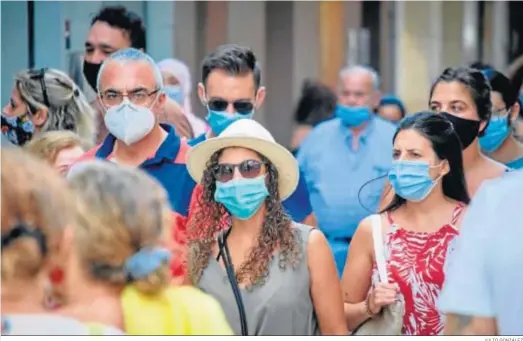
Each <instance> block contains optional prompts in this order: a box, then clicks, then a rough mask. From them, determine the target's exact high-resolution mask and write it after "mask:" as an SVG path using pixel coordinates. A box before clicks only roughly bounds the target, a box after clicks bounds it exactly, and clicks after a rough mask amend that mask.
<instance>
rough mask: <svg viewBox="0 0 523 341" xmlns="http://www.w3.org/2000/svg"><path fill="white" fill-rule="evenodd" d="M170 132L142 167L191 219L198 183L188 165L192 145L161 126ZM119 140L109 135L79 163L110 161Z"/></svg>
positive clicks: (164, 125) (165, 127) (166, 126)
mask: <svg viewBox="0 0 523 341" xmlns="http://www.w3.org/2000/svg"><path fill="white" fill-rule="evenodd" d="M161 127H162V128H163V129H164V130H165V131H166V132H167V137H166V138H165V141H163V143H162V144H161V145H160V148H158V151H157V152H156V154H155V155H154V156H153V157H151V158H149V159H147V160H145V162H144V163H142V164H141V165H140V166H139V168H141V169H142V170H144V171H146V172H147V173H148V174H149V175H151V176H152V177H153V178H155V179H156V180H157V181H158V182H159V183H160V184H161V185H162V186H163V187H164V188H165V190H166V191H167V194H168V196H169V201H170V203H171V207H172V209H173V211H175V212H176V213H178V214H180V215H182V216H184V217H187V215H188V211H189V204H190V201H191V196H192V192H193V190H194V187H195V186H196V183H195V182H194V180H193V179H192V178H191V176H190V175H189V172H188V171H187V166H186V164H185V160H186V156H187V151H188V150H189V145H188V144H187V142H186V141H185V140H182V139H180V137H178V136H177V135H176V133H175V130H174V127H172V126H170V125H167V124H161ZM115 141H116V138H115V137H114V136H113V135H111V134H109V135H108V136H107V137H106V138H105V140H104V141H103V142H102V144H101V145H99V146H97V147H95V148H93V149H92V150H90V151H89V152H87V153H86V154H85V155H84V156H83V157H82V158H81V159H80V160H79V161H82V160H87V159H89V158H93V157H97V158H101V159H110V158H111V154H112V152H113V148H114V143H115Z"/></svg>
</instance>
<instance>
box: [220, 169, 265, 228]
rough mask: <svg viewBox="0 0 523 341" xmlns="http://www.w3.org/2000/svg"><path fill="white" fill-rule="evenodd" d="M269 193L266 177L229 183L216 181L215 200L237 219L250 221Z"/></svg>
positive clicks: (235, 180) (236, 180) (237, 179)
mask: <svg viewBox="0 0 523 341" xmlns="http://www.w3.org/2000/svg"><path fill="white" fill-rule="evenodd" d="M268 196H269V191H268V190H267V186H266V185H265V176H263V175H262V176H260V177H257V178H253V179H246V178H235V179H232V180H230V181H227V182H220V181H216V192H214V200H216V202H219V203H220V204H222V205H223V206H225V208H226V209H227V210H228V211H229V212H230V213H231V214H232V215H233V216H235V217H236V218H238V219H240V220H248V219H249V218H251V217H252V216H253V215H254V214H255V213H256V212H258V210H259V209H260V206H261V205H262V203H263V201H264V200H265V198H267V197H268Z"/></svg>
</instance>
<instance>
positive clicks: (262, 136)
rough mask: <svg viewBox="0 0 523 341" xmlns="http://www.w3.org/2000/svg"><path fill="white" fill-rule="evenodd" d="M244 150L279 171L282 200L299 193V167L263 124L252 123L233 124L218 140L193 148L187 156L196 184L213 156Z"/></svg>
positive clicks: (208, 141) (237, 122) (216, 138)
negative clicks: (252, 152) (249, 151)
mask: <svg viewBox="0 0 523 341" xmlns="http://www.w3.org/2000/svg"><path fill="white" fill-rule="evenodd" d="M228 147H242V148H247V149H251V150H253V151H255V152H257V153H259V154H260V155H263V156H264V157H266V158H267V159H268V160H269V161H270V162H271V163H272V164H273V165H274V167H276V169H277V170H278V185H279V191H280V198H281V200H285V199H286V198H288V197H289V196H290V195H291V194H292V192H294V190H295V189H296V186H297V185H298V179H299V171H298V163H297V162H296V159H295V158H294V156H293V155H292V154H291V153H290V152H289V151H288V150H287V149H285V148H284V147H283V146H281V145H279V144H278V143H276V141H275V140H274V137H272V135H271V133H269V131H268V130H267V129H265V128H264V127H263V126H262V125H261V124H259V123H258V122H256V121H254V120H252V119H241V120H238V121H236V122H234V123H232V124H231V125H230V126H229V127H227V129H225V130H224V131H223V132H222V133H221V134H220V135H219V136H218V137H213V138H210V139H208V140H206V141H204V142H201V143H199V144H198V145H196V146H195V147H193V148H192V149H191V150H190V151H189V154H188V156H187V168H188V170H189V174H191V177H192V178H193V179H194V181H196V182H198V183H200V181H201V179H202V177H203V172H204V171H205V169H206V168H207V162H208V161H209V159H210V158H211V156H212V155H213V154H214V153H215V152H217V151H219V150H221V149H224V148H228Z"/></svg>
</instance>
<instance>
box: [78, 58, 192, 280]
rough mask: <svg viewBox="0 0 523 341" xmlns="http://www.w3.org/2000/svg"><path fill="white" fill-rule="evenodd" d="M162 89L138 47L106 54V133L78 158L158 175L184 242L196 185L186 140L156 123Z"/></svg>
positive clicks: (101, 80) (102, 76) (101, 93)
mask: <svg viewBox="0 0 523 341" xmlns="http://www.w3.org/2000/svg"><path fill="white" fill-rule="evenodd" d="M162 88H163V81H162V76H161V73H160V70H159V69H158V67H157V66H156V63H155V62H154V60H153V59H152V58H151V57H150V56H148V55H147V54H145V53H143V52H141V51H140V50H137V49H134V48H128V49H123V50H119V51H117V52H115V53H113V54H112V55H111V56H110V57H109V58H108V59H106V60H105V61H104V62H103V64H102V67H101V68H100V72H99V73H98V79H97V89H98V100H99V102H100V104H101V106H102V107H103V108H104V111H105V113H104V117H103V118H104V123H105V126H106V128H107V130H108V132H109V135H108V136H107V137H106V138H105V140H104V141H103V142H102V143H101V145H99V146H97V147H95V148H94V149H92V150H90V151H89V152H87V153H86V154H85V155H84V156H83V157H82V158H81V160H87V159H89V158H94V157H97V158H103V159H106V160H109V161H111V162H115V163H117V164H122V165H127V166H132V167H140V168H141V169H143V170H145V171H146V172H147V173H148V174H149V175H151V176H152V177H154V178H156V180H157V181H158V182H159V183H160V184H162V185H163V187H164V188H165V190H166V191H167V194H168V197H169V201H170V203H171V207H172V209H173V211H174V212H175V218H176V228H175V229H174V231H173V235H174V238H175V239H176V240H177V241H178V242H179V243H181V244H182V245H183V242H184V240H185V238H184V236H185V219H184V217H187V215H188V208H189V203H190V199H191V195H192V192H193V189H194V186H195V185H196V184H195V182H194V181H193V180H192V178H191V177H190V175H189V173H188V171H187V168H186V165H185V155H186V152H187V150H188V149H189V147H188V145H187V144H186V142H185V141H184V140H181V139H180V138H179V137H178V136H177V135H176V134H175V130H174V128H173V127H172V126H169V125H164V124H160V123H159V116H160V114H161V112H162V111H163V110H164V106H165V103H166V95H165V93H164V92H163V90H162ZM81 160H80V161H81ZM175 258H177V259H179V260H180V261H181V259H182V257H175ZM174 267H175V268H174V269H173V272H174V274H175V275H181V273H179V271H182V270H180V269H182V266H181V264H178V265H176V266H174ZM178 267H179V268H180V269H178Z"/></svg>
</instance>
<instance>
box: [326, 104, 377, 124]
mask: <svg viewBox="0 0 523 341" xmlns="http://www.w3.org/2000/svg"><path fill="white" fill-rule="evenodd" d="M334 115H335V116H336V117H339V118H340V119H341V121H342V122H343V124H345V125H346V126H348V127H358V126H360V125H362V124H363V123H365V122H367V121H368V120H370V118H371V112H370V109H369V108H368V107H348V106H345V105H341V104H338V105H336V109H335V110H334Z"/></svg>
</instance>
